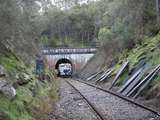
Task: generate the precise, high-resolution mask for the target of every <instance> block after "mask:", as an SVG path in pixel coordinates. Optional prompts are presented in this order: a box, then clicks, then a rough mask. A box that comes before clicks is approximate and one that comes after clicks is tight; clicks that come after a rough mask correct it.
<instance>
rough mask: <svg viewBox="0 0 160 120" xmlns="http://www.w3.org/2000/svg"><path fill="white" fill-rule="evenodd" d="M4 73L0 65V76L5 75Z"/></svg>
mask: <svg viewBox="0 0 160 120" xmlns="http://www.w3.org/2000/svg"><path fill="white" fill-rule="evenodd" d="M5 75H6V71H5V69H4V67H3V66H2V65H0V77H2V76H5Z"/></svg>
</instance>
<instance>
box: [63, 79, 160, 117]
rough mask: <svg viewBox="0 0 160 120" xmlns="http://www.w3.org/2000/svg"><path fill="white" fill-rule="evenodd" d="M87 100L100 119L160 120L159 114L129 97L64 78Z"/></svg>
mask: <svg viewBox="0 0 160 120" xmlns="http://www.w3.org/2000/svg"><path fill="white" fill-rule="evenodd" d="M65 81H66V82H67V83H68V84H69V85H70V86H71V87H72V88H74V89H75V90H76V91H77V92H78V93H79V94H80V95H81V96H82V97H83V99H84V100H85V101H86V102H87V104H88V105H89V106H90V108H91V109H92V110H93V111H94V113H95V114H96V115H97V116H98V117H99V118H100V119H101V120H160V119H159V116H160V114H159V113H158V112H157V111H155V110H153V109H151V108H148V107H146V106H143V105H141V104H139V103H137V102H135V101H133V100H131V99H128V98H126V97H123V96H121V95H119V94H116V93H114V92H112V91H109V90H106V89H103V88H100V87H98V86H96V85H93V84H90V83H86V82H84V81H77V80H65Z"/></svg>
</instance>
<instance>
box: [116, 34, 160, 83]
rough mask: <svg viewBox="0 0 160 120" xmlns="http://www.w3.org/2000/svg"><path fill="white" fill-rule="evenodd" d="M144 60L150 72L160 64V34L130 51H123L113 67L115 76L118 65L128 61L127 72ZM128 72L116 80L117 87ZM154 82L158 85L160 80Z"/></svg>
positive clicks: (147, 39)
mask: <svg viewBox="0 0 160 120" xmlns="http://www.w3.org/2000/svg"><path fill="white" fill-rule="evenodd" d="M142 59H143V60H145V61H146V62H147V63H148V64H149V65H150V70H151V69H153V68H154V67H156V66H157V65H158V64H160V33H159V34H158V35H157V36H155V37H150V38H146V39H145V40H144V41H143V43H142V45H137V46H136V47H135V48H133V49H132V50H124V52H123V53H122V54H121V55H119V62H118V64H116V65H115V67H114V73H113V74H115V73H116V72H117V71H118V69H119V68H120V65H121V64H120V63H123V62H125V61H129V71H130V70H132V69H133V68H134V67H135V66H136V65H137V64H138V63H139V62H140V61H141V60H142ZM127 74H128V72H125V73H124V74H123V75H122V76H121V77H120V79H119V80H118V83H117V85H118V86H120V85H122V83H123V81H124V80H125V78H126V77H127ZM155 81H158V83H159V84H160V78H159V77H158V78H157V79H156V80H155Z"/></svg>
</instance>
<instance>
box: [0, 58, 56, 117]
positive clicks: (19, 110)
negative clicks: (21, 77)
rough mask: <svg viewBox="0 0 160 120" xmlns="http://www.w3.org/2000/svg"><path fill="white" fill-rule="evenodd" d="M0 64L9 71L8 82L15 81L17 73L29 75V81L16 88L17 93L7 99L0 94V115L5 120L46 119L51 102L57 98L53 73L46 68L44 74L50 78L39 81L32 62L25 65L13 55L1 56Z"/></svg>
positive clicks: (50, 108)
mask: <svg viewBox="0 0 160 120" xmlns="http://www.w3.org/2000/svg"><path fill="white" fill-rule="evenodd" d="M0 65H3V66H4V68H5V69H6V71H7V73H9V79H10V80H9V82H11V83H14V82H16V78H15V76H16V75H17V74H18V73H23V72H24V73H26V74H27V75H29V76H30V79H31V80H30V82H29V83H28V84H26V85H23V86H18V87H17V88H16V92H17V95H16V97H15V98H14V99H9V98H7V97H5V96H4V95H2V94H0V115H1V114H2V115H3V116H4V117H5V118H4V119H5V120H31V119H32V120H36V119H39V118H37V116H41V119H42V120H48V114H49V112H51V110H52V109H53V108H52V106H53V103H54V102H55V101H56V100H57V99H58V97H57V93H56V92H57V86H56V83H55V81H54V77H53V73H52V72H51V71H50V70H49V69H48V68H46V74H47V75H49V77H50V80H46V81H45V82H40V81H39V80H37V78H36V76H35V75H34V72H33V71H34V66H35V65H34V63H32V64H31V65H29V66H26V65H25V64H24V63H23V62H22V61H17V59H16V58H14V57H13V56H10V57H8V56H1V57H0Z"/></svg>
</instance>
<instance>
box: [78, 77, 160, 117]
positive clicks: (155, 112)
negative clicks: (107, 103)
mask: <svg viewBox="0 0 160 120" xmlns="http://www.w3.org/2000/svg"><path fill="white" fill-rule="evenodd" d="M76 81H78V82H80V83H83V84H86V85H89V86H91V87H94V88H97V89H99V90H101V91H104V92H107V93H109V94H111V95H114V96H116V97H119V98H121V99H123V100H125V101H128V102H129V103H132V104H135V105H136V106H138V107H141V108H143V109H145V110H148V111H150V112H152V113H154V114H156V115H158V116H160V112H159V111H156V110H154V109H152V108H150V107H147V106H145V105H142V104H140V103H138V102H136V101H134V100H133V99H130V98H128V97H125V96H122V95H120V94H118V93H115V92H113V91H111V90H107V89H104V88H102V87H100V86H97V85H94V84H91V83H88V82H84V81H81V80H76Z"/></svg>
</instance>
